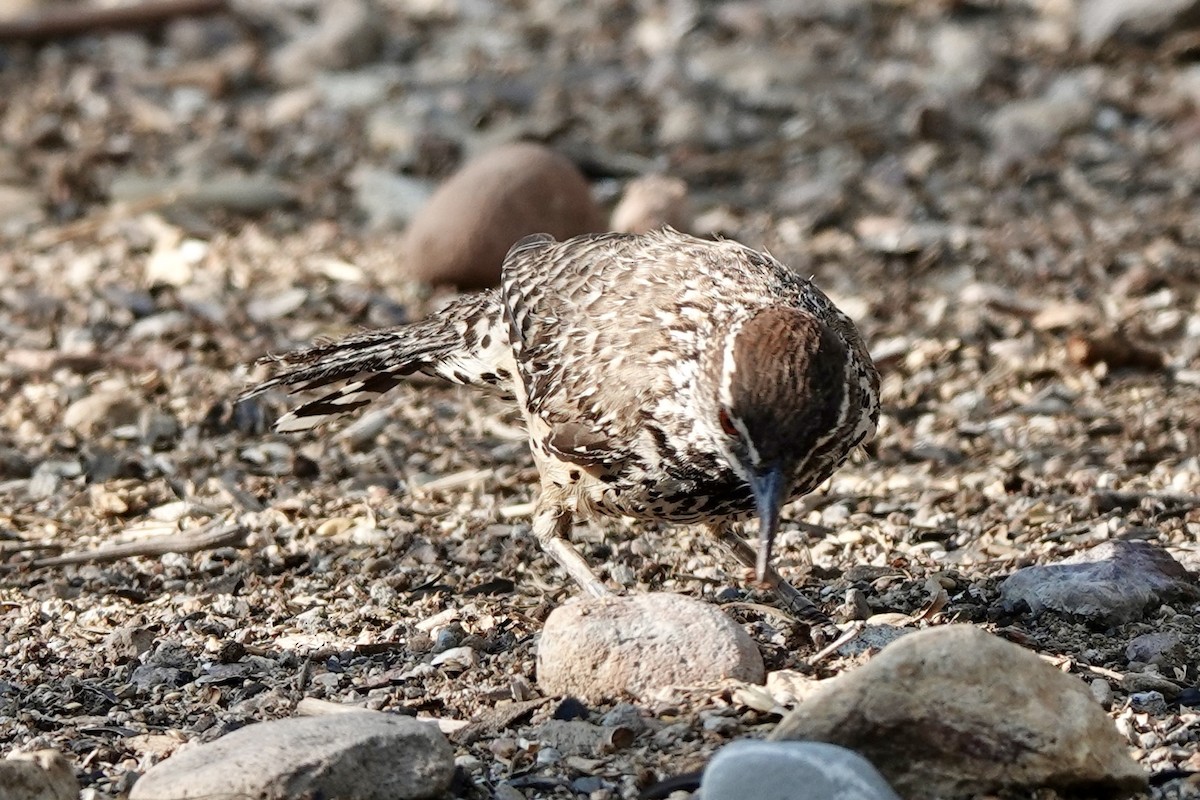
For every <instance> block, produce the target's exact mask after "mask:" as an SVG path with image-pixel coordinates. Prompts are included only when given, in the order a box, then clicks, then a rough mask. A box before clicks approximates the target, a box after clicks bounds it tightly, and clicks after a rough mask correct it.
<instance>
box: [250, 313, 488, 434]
mask: <svg viewBox="0 0 1200 800" xmlns="http://www.w3.org/2000/svg"><path fill="white" fill-rule="evenodd" d="M504 332H505V327H504V323H503V314H502V310H501V305H500V299H499V295H498V294H497V293H496V292H482V293H479V294H473V295H468V296H466V297H462V298H460V299H458V300H456V301H454V302H453V303H451V304H449V305H448V306H446V308H444V309H443V310H442V311H441V312H439V313H437V314H435V315H433V316H431V317H428V318H426V319H423V320H420V321H418V322H414V323H412V324H409V325H402V326H400V327H397V328H388V329H386V330H379V331H368V332H365V333H360V334H355V335H353V336H349V337H347V338H345V339H341V340H337V341H333V342H322V343H319V344H316V345H314V346H313V347H310V348H306V349H304V350H297V351H295V352H291V353H284V354H283V355H279V356H267V357H266V358H263V359H261V360H260V363H268V364H274V365H277V367H278V368H279V369H281V370H282V371H281V372H279V374H277V375H275V376H274V377H272V378H269V379H268V380H265V381H263V382H262V383H259V384H257V385H255V386H252V387H250V388H249V389H247V390H245V391H244V392H242V394H241V395H240V396H239V397H238V402H241V401H243V400H248V399H250V398H252V397H257V396H258V395H261V394H263V393H264V392H267V391H270V390H272V389H277V388H283V387H289V388H290V390H291V391H292V392H301V391H307V390H310V389H317V388H320V387H323V386H329V385H330V384H334V383H337V382H338V381H343V380H349V381H350V382H349V383H347V384H346V385H345V386H342V387H341V388H338V389H336V390H334V391H332V392H329V393H328V394H325V395H323V396H321V397H319V398H317V399H316V400H311V401H309V402H306V403H303V404H302V405H300V406H298V407H297V408H295V409H293V410H292V411H290V412H289V413H287V414H285V415H284V416H283V417H281V418H280V419H279V420H278V422H276V424H275V428H276V430H279V431H301V430H308V429H310V428H314V427H316V426H317V425H320V424H321V423H322V422H324V421H325V420H326V419H327V418H329V417H331V416H335V415H338V414H345V413H348V412H351V411H355V410H356V409H359V408H361V407H362V406H365V405H367V404H368V403H370V402H371V401H372V400H374V399H375V398H376V397H378V396H379V395H381V394H383V393H384V392H387V391H389V390H390V389H393V388H394V387H396V386H398V385H399V384H401V383H403V382H404V380H405V379H406V378H407V376H409V375H412V374H413V373H415V372H421V373H424V374H427V375H431V376H434V377H439V378H444V379H446V380H449V381H452V382H455V383H464V384H472V383H483V384H494V383H497V382H498V381H499V380H500V375H499V374H498V371H497V366H496V365H497V362H498V361H502V360H503V359H504V358H505V357H506V356H507V357H509V358H511V355H510V354H509V352H508V341H507V336H506V335H504ZM497 334H499V335H497Z"/></svg>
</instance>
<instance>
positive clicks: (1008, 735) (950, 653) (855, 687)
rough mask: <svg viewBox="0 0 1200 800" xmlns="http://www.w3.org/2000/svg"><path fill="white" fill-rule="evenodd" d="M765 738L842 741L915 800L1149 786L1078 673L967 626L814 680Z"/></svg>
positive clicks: (919, 638)
mask: <svg viewBox="0 0 1200 800" xmlns="http://www.w3.org/2000/svg"><path fill="white" fill-rule="evenodd" d="M771 738H772V739H776V740H796V739H799V740H805V741H821V742H829V743H831V744H837V745H841V746H842V747H847V748H850V749H851V750H854V751H856V752H858V753H861V754H862V755H863V756H865V757H866V758H867V759H869V760H870V761H871V763H872V764H874V765H875V767H876V768H877V769H878V770H879V771H880V772H881V773H882V774H883V775H884V777H886V778H887V779H888V781H889V782H890V783H891V785H892V786H894V787H895V788H896V791H897V792H898V793H899V794H900V795H901V796H903V797H906V798H913V800H924V799H925V798H937V797H957V796H960V795H975V794H989V793H993V792H997V791H1001V790H1004V789H1014V788H1028V787H1052V788H1056V789H1060V790H1063V791H1064V792H1065V793H1078V792H1082V793H1084V794H1087V796H1089V797H1097V798H1099V797H1127V796H1128V795H1129V794H1131V793H1135V792H1138V791H1143V790H1145V788H1146V773H1145V771H1144V770H1143V769H1142V768H1141V767H1140V766H1139V765H1138V763H1137V762H1136V761H1134V760H1133V759H1132V758H1130V756H1129V752H1128V750H1127V748H1126V745H1125V742H1124V741H1123V740H1122V737H1121V735H1120V734H1119V733H1117V730H1116V728H1115V727H1114V726H1113V724H1112V720H1110V719H1109V718H1108V715H1107V714H1105V713H1104V710H1103V709H1101V708H1100V706H1099V705H1097V704H1096V701H1095V700H1094V699H1093V697H1092V694H1091V690H1090V689H1089V688H1088V686H1087V685H1086V684H1084V682H1083V681H1081V680H1079V679H1078V678H1076V677H1073V676H1071V675H1066V674H1064V673H1062V672H1060V671H1059V670H1058V669H1056V668H1054V667H1052V666H1050V665H1049V664H1047V663H1046V662H1045V661H1043V660H1042V659H1041V658H1039V657H1038V656H1037V654H1036V653H1032V652H1030V651H1028V650H1026V649H1025V648H1023V647H1020V646H1018V645H1015V644H1013V643H1011V642H1007V641H1005V640H1003V639H1001V638H999V637H998V636H993V635H991V634H989V633H986V632H984V631H982V630H979V629H978V628H975V627H972V626H970V625H945V626H941V627H936V628H931V629H928V630H924V631H918V632H916V633H913V634H910V635H908V636H905V637H903V638H901V639H899V640H897V641H896V642H894V643H892V644H890V645H888V646H887V647H886V648H884V649H883V651H882V652H880V653H879V655H877V656H875V657H874V658H872V659H871V660H870V661H869V662H867V664H866V665H865V666H863V667H860V668H858V669H855V670H852V671H850V672H847V673H844V674H842V675H839V676H838V677H836V678H833V679H831V680H828V681H824V682H822V685H821V687H820V688H819V689H817V691H815V692H813V694H811V695H810V696H808V697H806V698H805V699H804V700H803V701H802V702H801V703H800V706H799V707H798V708H797V709H796V710H795V711H792V712H791V713H790V714H788V715H787V716H786V717H784V718H783V720H782V721H781V722H780V723H779V725H778V726H777V727H776V728H775V730H774V731H773V732H772V734H771Z"/></svg>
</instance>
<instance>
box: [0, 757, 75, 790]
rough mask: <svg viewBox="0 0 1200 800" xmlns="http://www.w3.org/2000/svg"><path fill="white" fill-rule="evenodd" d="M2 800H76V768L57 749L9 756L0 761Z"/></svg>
mask: <svg viewBox="0 0 1200 800" xmlns="http://www.w3.org/2000/svg"><path fill="white" fill-rule="evenodd" d="M0 796H3V797H4V800H78V797H79V781H78V780H76V779H75V769H74V768H73V767H72V766H71V762H69V761H67V759H65V758H64V757H63V755H62V753H60V752H58V751H57V750H37V751H34V752H32V753H18V752H12V753H9V754H8V755H7V756H6V757H5V759H4V760H3V761H0Z"/></svg>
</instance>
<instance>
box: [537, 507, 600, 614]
mask: <svg viewBox="0 0 1200 800" xmlns="http://www.w3.org/2000/svg"><path fill="white" fill-rule="evenodd" d="M571 520H572V514H571V511H570V509H568V508H567V507H566V506H565V505H564V504H563V503H562V502H561V501H558V500H555V499H553V498H552V497H548V496H547V493H546V492H543V493H542V496H541V498H540V499H539V500H538V503H537V507H536V508H535V509H534V512H533V535H534V536H536V537H537V540H538V544H540V545H541V546H542V549H543V550H545V551H546V554H547V555H549V556H550V557H551V558H553V559H554V560H555V561H556V562H558V565H559V566H560V567H562V568H563V569H565V570H566V571H567V574H568V575H570V576H571V577H572V578H573V579H574V580H575V582H576V583H578V584H579V585H580V586H581V587H583V590H584V591H585V592H587V593H588V594H590V595H592V596H593V597H604V596H605V595H608V594H612V593H611V592H610V591H609V590H608V589H607V588H606V587H605V586H604V584H603V583H602V582H601V581H600V579H599V578H597V577H596V573H595V572H593V571H592V568H591V567H590V566H588V563H587V562H586V561H584V560H583V556H581V555H579V551H578V550H576V549H575V546H574V545H572V544H571V543H570V542H569V541H567V534H568V533H570V532H571Z"/></svg>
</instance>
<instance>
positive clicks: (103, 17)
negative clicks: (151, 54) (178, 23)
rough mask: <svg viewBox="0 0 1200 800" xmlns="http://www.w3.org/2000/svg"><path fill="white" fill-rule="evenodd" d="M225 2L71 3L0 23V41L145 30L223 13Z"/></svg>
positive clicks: (198, 0)
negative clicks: (173, 21)
mask: <svg viewBox="0 0 1200 800" xmlns="http://www.w3.org/2000/svg"><path fill="white" fill-rule="evenodd" d="M228 7H229V5H228V2H227V0H143V2H140V3H132V4H126V5H119V6H100V5H93V4H90V3H88V4H82V3H74V4H71V5H67V6H57V7H53V8H49V9H47V10H45V11H42V12H40V13H36V14H27V15H24V16H20V17H17V18H16V19H7V20H0V41H23V42H44V41H48V40H51V39H61V38H63V37H66V36H78V35H80V34H88V33H98V32H100V31H111V30H129V29H130V28H145V27H148V26H152V25H158V24H159V23H162V22H166V21H167V20H170V19H174V18H175V17H188V16H200V15H203V14H216V13H219V12H221V11H226V10H227V9H228Z"/></svg>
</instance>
